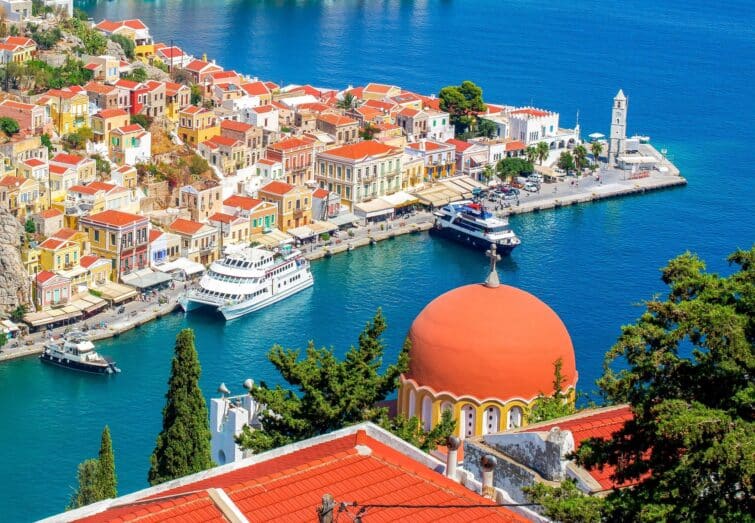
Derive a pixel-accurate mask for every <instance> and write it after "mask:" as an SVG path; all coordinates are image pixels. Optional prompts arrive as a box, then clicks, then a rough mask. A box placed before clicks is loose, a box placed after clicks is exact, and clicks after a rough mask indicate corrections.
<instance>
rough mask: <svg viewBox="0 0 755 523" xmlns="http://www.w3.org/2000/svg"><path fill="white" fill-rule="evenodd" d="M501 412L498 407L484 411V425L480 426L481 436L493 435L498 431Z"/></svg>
mask: <svg viewBox="0 0 755 523" xmlns="http://www.w3.org/2000/svg"><path fill="white" fill-rule="evenodd" d="M500 416H501V411H500V410H499V409H498V407H488V408H487V409H485V423H483V425H482V433H483V434H495V433H496V432H498V430H499V424H500V422H499V419H500Z"/></svg>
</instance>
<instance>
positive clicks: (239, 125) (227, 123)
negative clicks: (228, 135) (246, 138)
mask: <svg viewBox="0 0 755 523" xmlns="http://www.w3.org/2000/svg"><path fill="white" fill-rule="evenodd" d="M253 127H254V126H253V125H251V124H248V123H246V122H237V121H236V120H221V121H220V128H221V129H227V130H229V131H237V132H240V133H245V132H247V131H248V130H249V129H252V128H253Z"/></svg>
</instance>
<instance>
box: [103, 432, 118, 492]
mask: <svg viewBox="0 0 755 523" xmlns="http://www.w3.org/2000/svg"><path fill="white" fill-rule="evenodd" d="M99 465H100V480H99V483H100V490H101V493H102V499H107V498H114V497H116V496H118V489H117V487H118V479H117V478H116V476H115V456H114V454H113V442H112V440H111V439H110V428H109V427H108V426H107V425H105V428H104V429H103V431H102V439H101V441H100V454H99Z"/></svg>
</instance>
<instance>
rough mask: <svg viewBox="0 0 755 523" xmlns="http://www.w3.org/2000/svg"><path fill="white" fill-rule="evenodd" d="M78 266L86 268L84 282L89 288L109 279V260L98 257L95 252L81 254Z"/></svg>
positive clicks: (102, 283)
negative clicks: (85, 254)
mask: <svg viewBox="0 0 755 523" xmlns="http://www.w3.org/2000/svg"><path fill="white" fill-rule="evenodd" d="M79 266H80V267H82V268H84V269H86V271H87V272H86V275H85V283H86V285H87V287H89V288H90V289H96V288H97V287H99V286H101V285H105V284H106V283H107V282H109V281H110V273H111V272H112V265H111V263H110V260H107V259H105V258H100V257H99V256H97V255H96V254H89V255H87V256H82V258H81V259H80V260H79Z"/></svg>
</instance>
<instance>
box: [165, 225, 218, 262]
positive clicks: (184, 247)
mask: <svg viewBox="0 0 755 523" xmlns="http://www.w3.org/2000/svg"><path fill="white" fill-rule="evenodd" d="M168 230H169V231H171V232H173V233H175V234H177V235H178V236H180V238H181V256H183V257H184V258H188V259H189V260H191V261H193V262H197V263H201V264H203V265H209V264H210V263H212V262H213V261H215V260H217V259H218V256H219V254H220V245H219V241H218V229H216V228H215V227H212V226H210V225H207V224H204V223H199V222H195V221H193V220H185V219H183V218H178V219H176V220H175V221H174V222H173V223H171V224H170V225H169V226H168Z"/></svg>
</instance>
